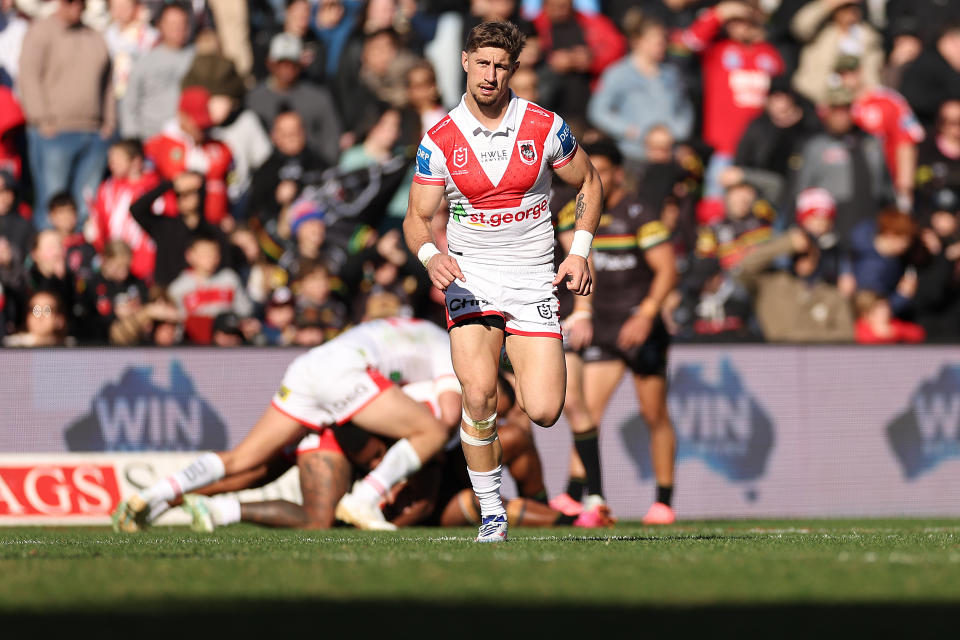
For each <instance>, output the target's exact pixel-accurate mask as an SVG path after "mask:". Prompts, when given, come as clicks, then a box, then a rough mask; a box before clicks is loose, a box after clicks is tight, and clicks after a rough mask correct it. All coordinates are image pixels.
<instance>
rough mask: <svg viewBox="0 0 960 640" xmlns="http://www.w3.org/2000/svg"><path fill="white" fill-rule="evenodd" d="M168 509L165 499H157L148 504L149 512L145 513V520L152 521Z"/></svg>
mask: <svg viewBox="0 0 960 640" xmlns="http://www.w3.org/2000/svg"><path fill="white" fill-rule="evenodd" d="M169 510H170V503H169V502H167V501H166V500H157V501H156V502H154V503H152V504H151V505H150V513H149V514H147V522H153V521H154V520H156V519H157V518H159V517H160V516H162V515H163V514H165V513H166V512H167V511H169Z"/></svg>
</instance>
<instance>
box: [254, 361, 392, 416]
mask: <svg viewBox="0 0 960 640" xmlns="http://www.w3.org/2000/svg"><path fill="white" fill-rule="evenodd" d="M308 355H309V353H308V354H304V355H302V356H299V357H298V358H296V359H295V360H294V361H293V362H291V363H290V366H289V367H287V371H286V373H284V374H283V382H282V383H281V385H280V389H279V390H278V391H277V393H276V394H275V395H274V396H273V400H272V402H271V404H272V405H273V407H274V408H275V409H277V410H278V411H279V412H280V413H283V414H284V415H286V416H289V417H291V418H293V419H294V420H296V421H297V422H299V423H300V424H303V425H305V426H307V427H311V428H313V429H318V430H319V429H322V428H324V427H326V426H331V425H339V424H343V423H344V422H347V421H348V420H350V418H352V417H353V416H354V414H356V413H357V412H358V411H360V410H361V409H363V408H364V407H365V406H367V405H368V404H369V403H370V402H371V401H372V400H373V399H374V398H376V397H377V396H379V395H380V394H381V393H383V392H384V390H386V389H388V388H389V387H390V386H391V382H390V381H389V380H387V379H386V378H385V377H384V376H383V375H382V374H381V373H380V372H379V371H377V370H376V369H371V368H369V367H368V366H367V363H366V362H365V361H364V358H363V356H362V355H361V354H360V352H359V351H357V350H356V349H354V348H350V347H345V348H339V349H330V350H329V351H328V352H326V353H325V356H327V357H325V358H324V360H323V362H318V359H317V358H316V357H313V358H308V357H307V356H308Z"/></svg>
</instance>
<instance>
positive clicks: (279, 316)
mask: <svg viewBox="0 0 960 640" xmlns="http://www.w3.org/2000/svg"><path fill="white" fill-rule="evenodd" d="M296 318H297V310H296V300H294V297H293V293H292V292H291V291H290V289H288V288H287V287H277V288H276V289H274V290H273V292H272V293H271V294H270V298H269V299H268V300H267V306H266V309H265V310H264V312H263V329H261V331H260V336H261V337H262V338H263V340H264V342H263V344H267V345H271V346H275V347H285V346H287V345H290V344H293V341H294V339H295V338H296V335H297V327H296V325H295V324H294V321H295V320H296Z"/></svg>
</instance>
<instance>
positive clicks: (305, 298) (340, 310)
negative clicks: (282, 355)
mask: <svg viewBox="0 0 960 640" xmlns="http://www.w3.org/2000/svg"><path fill="white" fill-rule="evenodd" d="M293 286H294V291H296V296H297V301H296V310H297V318H296V326H297V337H296V342H297V344H300V345H304V344H306V343H305V342H304V341H305V340H315V339H316V338H317V333H319V338H320V340H319V342H316V344H319V343H320V342H323V341H325V340H329V339H330V338H333V337H334V336H336V335H337V334H338V333H340V332H341V331H343V330H344V329H346V328H347V327H348V325H349V324H350V311H349V309H347V306H346V305H345V304H344V303H343V302H342V301H340V300H339V299H337V298H336V297H335V296H334V295H333V289H334V283H333V277H332V276H331V274H330V269H329V268H328V267H327V265H326V264H324V263H323V262H322V261H320V260H306V261H303V262H301V263H300V265H299V267H298V268H297V275H296V278H295V280H294V283H293ZM312 329H316V330H317V331H316V332H314V331H311V330H312ZM301 330H303V332H302V333H301Z"/></svg>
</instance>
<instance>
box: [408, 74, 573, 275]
mask: <svg viewBox="0 0 960 640" xmlns="http://www.w3.org/2000/svg"><path fill="white" fill-rule="evenodd" d="M576 152H577V141H576V139H575V138H574V136H573V133H572V132H571V131H570V127H569V126H567V123H566V122H564V121H563V119H562V118H561V117H560V116H558V115H557V114H555V113H553V112H552V111H547V110H546V109H543V108H542V107H539V106H537V105H536V104H533V103H531V102H528V101H526V100H522V99H520V98H518V97H517V96H516V95H514V94H513V93H512V92H511V94H510V104H509V106H508V108H507V112H506V114H505V115H504V117H503V120H502V121H501V122H500V126H499V127H498V128H497V130H496V131H489V130H487V129H486V128H485V127H484V126H483V125H481V124H480V122H479V121H478V120H477V119H476V118H475V117H474V116H473V114H471V113H470V111H469V110H468V109H467V107H466V104H465V103H464V100H463V99H461V101H460V104H459V105H458V106H456V107H455V108H454V109H453V110H452V111H450V113H449V114H448V115H447V116H446V117H445V118H443V119H442V120H441V121H440V122H438V123H437V124H436V125H435V126H434V127H433V128H432V129H430V130H429V131H428V132H427V134H426V135H425V136H424V137H423V140H422V141H421V142H420V148H419V149H418V150H417V171H416V175H415V177H414V181H415V182H417V183H419V184H425V185H438V186H443V187H444V188H445V191H446V197H447V201H448V202H449V205H450V220H449V222H448V223H447V244H448V246H449V249H450V252H451V253H453V254H454V255H464V256H467V257H469V258H471V259H472V260H474V261H476V262H479V263H482V264H495V265H527V266H530V265H549V264H552V262H553V226H552V224H551V220H550V211H549V209H550V207H549V202H548V198H549V195H550V182H551V177H552V176H551V172H550V169H559V168H561V167H563V166H564V165H566V164H567V163H568V162H570V160H571V159H572V158H573V156H574V155H575V154H576Z"/></svg>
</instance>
